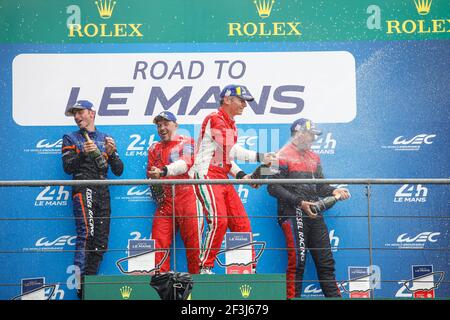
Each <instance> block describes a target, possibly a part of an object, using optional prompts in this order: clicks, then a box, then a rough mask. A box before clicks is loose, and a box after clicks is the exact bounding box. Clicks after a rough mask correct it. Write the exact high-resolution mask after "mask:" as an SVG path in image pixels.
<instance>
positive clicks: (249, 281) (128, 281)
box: [84, 274, 286, 300]
mask: <svg viewBox="0 0 450 320" xmlns="http://www.w3.org/2000/svg"><path fill="white" fill-rule="evenodd" d="M192 278H193V281H194V287H193V289H192V292H191V296H190V300H285V299H286V276H285V274H214V275H207V274H195V275H192ZM150 279H151V276H149V275H125V276H124V275H120V276H85V279H84V280H85V285H84V299H85V300H160V298H159V295H158V293H157V292H156V291H155V289H153V288H152V287H151V286H150Z"/></svg>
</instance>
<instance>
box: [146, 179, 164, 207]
mask: <svg viewBox="0 0 450 320" xmlns="http://www.w3.org/2000/svg"><path fill="white" fill-rule="evenodd" d="M150 190H151V192H152V198H153V200H155V202H156V204H157V205H158V206H159V205H161V204H162V203H163V202H164V199H165V194H164V188H163V186H162V185H161V184H152V185H150Z"/></svg>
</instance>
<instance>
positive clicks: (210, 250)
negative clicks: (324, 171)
mask: <svg viewBox="0 0 450 320" xmlns="http://www.w3.org/2000/svg"><path fill="white" fill-rule="evenodd" d="M220 98H221V101H220V108H219V110H218V111H217V112H213V113H211V114H209V115H208V116H207V117H206V118H205V119H204V120H203V123H202V128H201V132H200V137H199V141H198V144H197V149H196V155H195V162H194V165H193V166H192V168H191V170H190V171H189V176H190V177H192V178H195V179H228V174H232V175H233V176H234V177H236V178H237V179H248V178H250V175H247V174H245V173H244V172H243V171H242V170H240V168H239V167H238V166H237V165H236V163H234V161H233V160H235V159H237V160H241V161H248V162H256V161H263V160H264V162H266V161H267V162H268V163H270V157H271V155H269V154H264V155H263V154H259V153H257V152H255V151H250V150H247V149H245V148H243V147H241V146H240V145H238V144H237V138H238V136H237V129H236V125H235V121H234V116H236V115H241V114H242V112H243V110H244V108H245V107H246V105H247V101H252V100H253V99H254V98H253V97H252V96H251V94H250V93H249V92H248V90H247V89H246V88H245V87H244V86H240V85H228V86H226V87H225V88H224V89H223V90H222V92H221V93H220ZM195 192H196V196H197V199H198V200H199V201H200V203H201V205H202V208H203V213H204V214H205V216H206V221H207V224H208V229H207V231H206V235H205V239H204V240H203V243H202V246H201V251H200V263H201V267H202V269H201V273H203V274H211V273H212V270H211V269H212V268H213V267H214V260H215V259H216V256H217V253H218V251H219V249H220V247H221V244H222V241H223V238H224V236H225V233H226V231H227V227H229V228H230V230H231V231H233V232H251V226H250V220H249V219H248V216H247V213H246V212H245V209H244V206H243V204H242V202H241V200H240V198H239V195H238V194H237V192H236V190H235V189H234V186H233V185H217V184H213V185H195ZM253 254H254V253H253ZM253 267H254V266H253Z"/></svg>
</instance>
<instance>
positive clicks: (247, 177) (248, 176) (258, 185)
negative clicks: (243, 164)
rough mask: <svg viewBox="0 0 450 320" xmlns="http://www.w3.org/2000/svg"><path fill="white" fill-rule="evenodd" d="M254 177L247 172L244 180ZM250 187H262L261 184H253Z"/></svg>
mask: <svg viewBox="0 0 450 320" xmlns="http://www.w3.org/2000/svg"><path fill="white" fill-rule="evenodd" d="M251 178H252V175H251V174H246V175H245V176H243V177H242V179H243V180H249V179H251ZM250 187H252V188H253V189H258V188H259V187H261V185H260V184H251V185H250Z"/></svg>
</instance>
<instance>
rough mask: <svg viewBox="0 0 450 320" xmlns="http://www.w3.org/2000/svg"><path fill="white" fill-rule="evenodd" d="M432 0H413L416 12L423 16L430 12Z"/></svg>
mask: <svg viewBox="0 0 450 320" xmlns="http://www.w3.org/2000/svg"><path fill="white" fill-rule="evenodd" d="M432 2H433V0H414V4H415V5H416V9H417V13H418V14H420V15H422V16H424V15H427V14H428V13H430V9H431V3H432Z"/></svg>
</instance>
